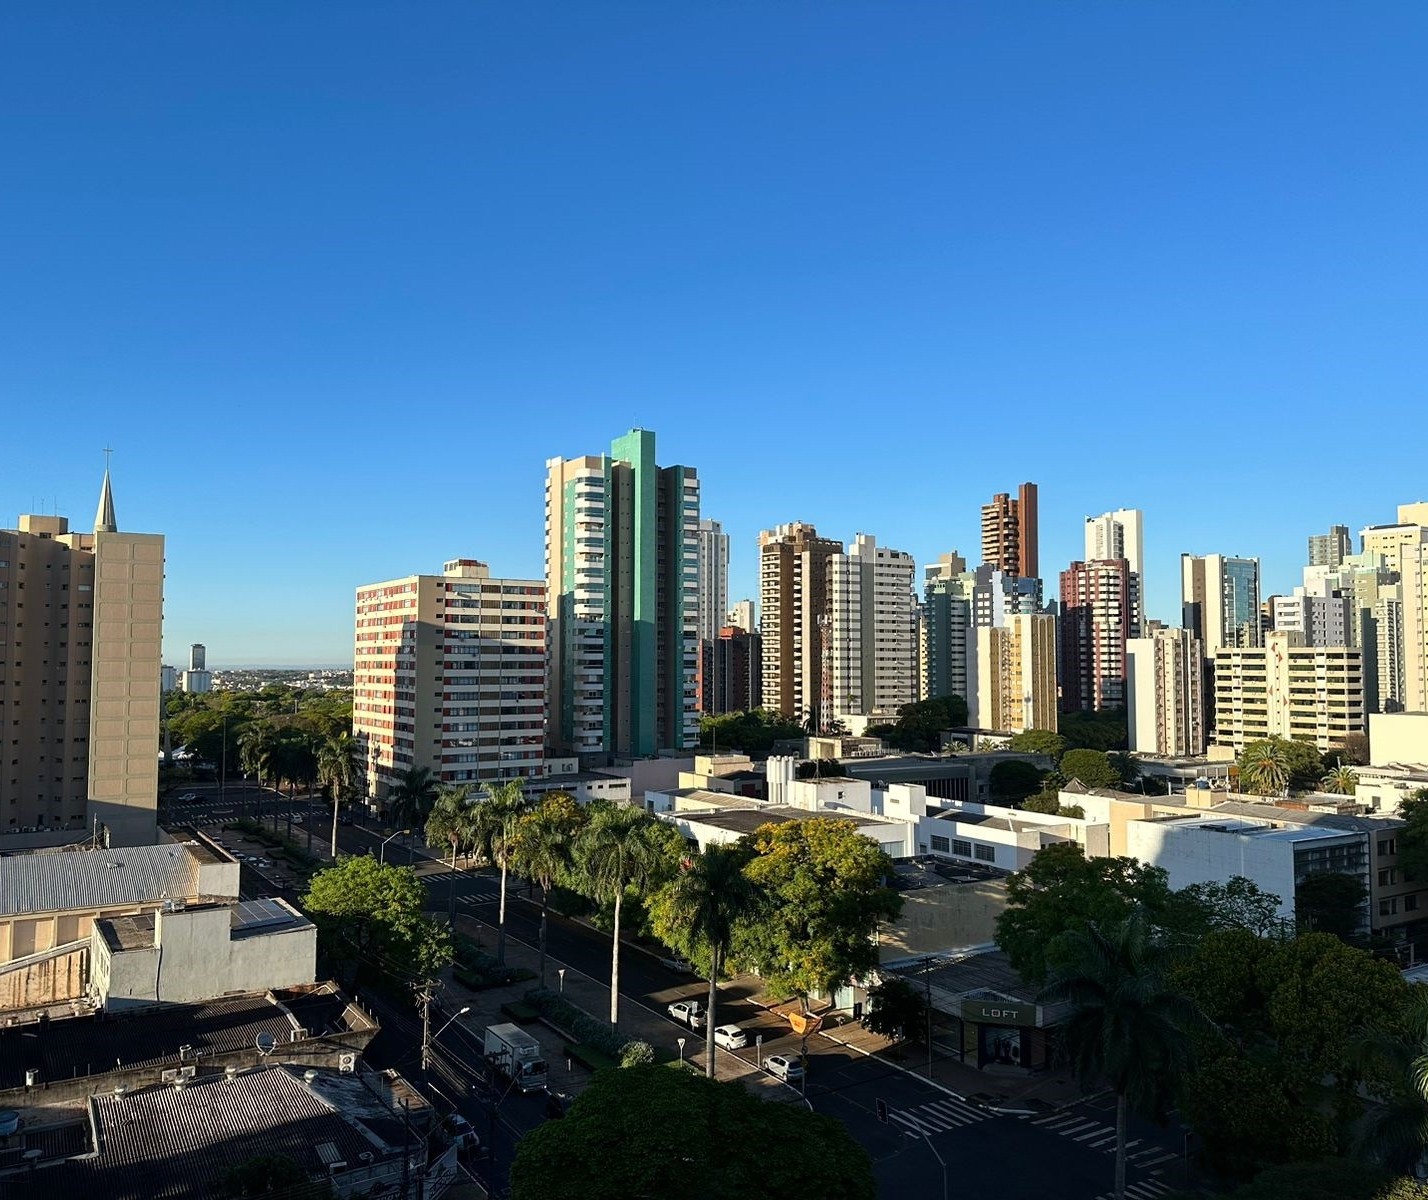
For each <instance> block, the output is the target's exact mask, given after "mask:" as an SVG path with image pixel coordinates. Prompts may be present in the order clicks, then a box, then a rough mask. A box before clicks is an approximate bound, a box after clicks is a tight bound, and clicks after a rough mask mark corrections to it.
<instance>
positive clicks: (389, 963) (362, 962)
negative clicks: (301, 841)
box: [303, 854, 451, 982]
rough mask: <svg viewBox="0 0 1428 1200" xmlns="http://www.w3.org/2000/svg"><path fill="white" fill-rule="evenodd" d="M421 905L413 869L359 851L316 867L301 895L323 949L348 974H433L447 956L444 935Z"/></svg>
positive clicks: (418, 977) (420, 977) (408, 977)
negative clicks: (345, 967)
mask: <svg viewBox="0 0 1428 1200" xmlns="http://www.w3.org/2000/svg"><path fill="white" fill-rule="evenodd" d="M425 904H426V889H425V887H423V886H422V883H421V881H420V880H419V879H418V878H417V877H416V872H414V871H413V870H412V869H411V868H410V867H394V866H385V865H382V864H380V863H378V862H377V860H376V859H374V858H372V857H371V856H370V855H365V854H364V855H356V856H354V857H352V858H348V859H344V860H343V861H342V862H341V863H340V864H338V865H337V866H335V867H329V868H327V869H326V870H324V871H319V872H318V873H317V874H316V875H314V876H313V877H312V881H311V882H310V883H309V884H308V890H307V895H305V896H304V897H303V908H304V910H305V911H306V912H307V914H308V916H310V917H311V918H312V920H313V923H314V924H315V925H316V926H317V932H318V937H319V939H320V940H321V944H322V947H323V950H324V952H325V953H326V954H327V955H328V956H329V957H330V958H332V959H333V960H335V961H337V962H340V963H345V964H347V965H348V966H349V967H350V968H351V970H352V974H353V976H354V977H361V976H363V975H367V976H370V975H372V974H378V975H384V976H386V977H388V978H391V979H395V980H405V981H417V982H421V981H426V980H431V979H435V978H436V976H437V975H438V974H439V973H440V971H441V968H442V967H444V966H446V965H447V964H448V963H449V962H450V961H451V938H450V934H449V933H448V931H447V930H446V928H445V927H444V926H441V925H438V924H437V923H436V922H434V921H432V920H431V919H430V918H428V917H427V916H426V915H425V913H423V911H422V909H423V907H424V906H425Z"/></svg>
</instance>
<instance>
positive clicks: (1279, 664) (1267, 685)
mask: <svg viewBox="0 0 1428 1200" xmlns="http://www.w3.org/2000/svg"><path fill="white" fill-rule="evenodd" d="M1265 641H1266V645H1264V646H1255V647H1245V648H1224V649H1220V650H1216V651H1215V736H1214V741H1215V743H1216V744H1217V745H1220V746H1226V747H1229V748H1231V749H1234V750H1235V751H1239V750H1240V749H1243V747H1244V746H1245V745H1246V744H1247V743H1249V742H1252V741H1256V740H1259V739H1261V738H1267V737H1282V738H1288V739H1290V740H1291V741H1307V742H1311V743H1313V744H1314V745H1315V746H1316V747H1318V749H1319V750H1321V751H1323V750H1328V749H1329V748H1330V747H1332V746H1334V745H1337V744H1339V743H1341V742H1343V740H1344V738H1345V737H1347V736H1348V735H1349V734H1351V733H1362V732H1364V729H1365V717H1366V713H1365V711H1364V672H1363V654H1362V652H1361V651H1359V650H1351V649H1349V648H1348V647H1347V646H1305V645H1304V644H1303V635H1302V634H1300V633H1295V632H1282V631H1280V630H1273V631H1271V632H1270V634H1269V635H1268V637H1267V638H1266V639H1265Z"/></svg>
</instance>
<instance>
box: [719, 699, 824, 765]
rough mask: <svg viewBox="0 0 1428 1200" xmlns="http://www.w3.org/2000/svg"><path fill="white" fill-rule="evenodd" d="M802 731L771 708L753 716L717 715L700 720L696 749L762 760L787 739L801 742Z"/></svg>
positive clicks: (788, 718) (797, 723)
mask: <svg viewBox="0 0 1428 1200" xmlns="http://www.w3.org/2000/svg"><path fill="white" fill-rule="evenodd" d="M804 733H805V731H804V728H803V726H802V725H801V724H799V722H798V721H796V720H794V718H792V717H786V716H784V715H783V714H782V713H780V712H775V711H774V710H773V709H771V708H757V709H754V710H753V711H752V712H732V713H719V714H718V715H716V716H707V717H701V718H700V720H699V745H700V746H701V747H703V748H706V749H707V748H710V747H713V748H716V749H719V750H738V751H742V752H743V753H744V754H747V755H750V756H751V757H761V756H763V755H766V754H768V752H769V751H770V750H772V749H773V744H774V743H775V742H778V741H783V740H785V739H788V738H802V737H803V736H804Z"/></svg>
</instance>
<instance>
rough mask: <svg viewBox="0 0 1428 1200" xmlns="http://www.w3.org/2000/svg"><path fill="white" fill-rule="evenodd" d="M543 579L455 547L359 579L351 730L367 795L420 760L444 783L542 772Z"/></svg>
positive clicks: (533, 776)
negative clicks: (377, 579)
mask: <svg viewBox="0 0 1428 1200" xmlns="http://www.w3.org/2000/svg"><path fill="white" fill-rule="evenodd" d="M545 621H546V618H545V584H544V583H543V582H542V581H541V580H539V579H493V578H491V572H490V570H489V568H487V566H486V564H485V563H482V562H477V561H476V560H475V559H456V560H454V561H452V562H448V563H447V564H446V565H445V568H444V571H443V573H442V574H441V575H409V576H407V577H406V578H404V579H391V580H387V581H386V582H383V583H370V584H364V585H363V586H362V587H359V588H358V589H357V624H356V646H355V653H354V662H353V677H352V732H353V736H354V737H355V738H356V739H357V742H358V744H359V746H360V747H361V748H362V759H363V764H364V767H365V770H366V780H367V784H366V786H367V798H368V800H369V801H370V802H372V803H374V804H381V803H382V802H383V801H384V800H385V799H386V797H387V795H388V793H389V792H390V791H391V789H392V787H393V786H394V785H395V784H396V783H397V781H398V780H399V779H400V778H401V776H402V775H403V774H404V773H405V772H407V771H409V770H412V769H413V768H417V767H425V768H427V769H428V770H430V771H431V772H432V774H433V775H434V776H436V777H437V779H439V781H440V782H442V783H446V784H453V785H455V784H471V785H473V786H474V787H478V788H479V786H480V785H482V784H485V783H498V782H502V781H505V780H509V779H516V778H522V779H529V780H538V779H540V778H542V777H543V776H544V775H545V774H546V765H545V748H544V747H545V702H546V691H545Z"/></svg>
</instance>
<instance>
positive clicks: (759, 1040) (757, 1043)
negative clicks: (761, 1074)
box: [754, 1033, 764, 1071]
mask: <svg viewBox="0 0 1428 1200" xmlns="http://www.w3.org/2000/svg"><path fill="white" fill-rule="evenodd" d="M754 1059H755V1062H756V1065H757V1066H758V1068H759V1070H760V1071H762V1070H763V1069H764V1035H763V1034H761V1033H756V1034H755V1035H754Z"/></svg>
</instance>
